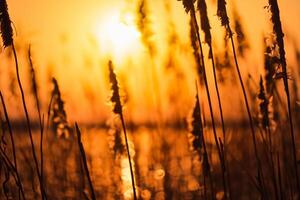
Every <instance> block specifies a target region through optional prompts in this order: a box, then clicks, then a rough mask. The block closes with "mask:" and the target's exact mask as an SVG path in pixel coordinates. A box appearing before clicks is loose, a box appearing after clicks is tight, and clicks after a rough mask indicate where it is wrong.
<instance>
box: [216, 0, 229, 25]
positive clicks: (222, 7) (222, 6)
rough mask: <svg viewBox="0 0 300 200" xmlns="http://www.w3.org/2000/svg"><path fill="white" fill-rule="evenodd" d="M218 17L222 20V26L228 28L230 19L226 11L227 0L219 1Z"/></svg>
mask: <svg viewBox="0 0 300 200" xmlns="http://www.w3.org/2000/svg"><path fill="white" fill-rule="evenodd" d="M217 16H218V17H219V19H220V20H221V25H222V26H224V27H226V28H228V26H229V17H228V15H227V10H226V0H218V9H217Z"/></svg>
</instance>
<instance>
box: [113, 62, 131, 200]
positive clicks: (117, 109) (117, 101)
mask: <svg viewBox="0 0 300 200" xmlns="http://www.w3.org/2000/svg"><path fill="white" fill-rule="evenodd" d="M108 69H109V80H110V83H111V90H112V96H111V98H110V101H111V102H112V103H113V112H114V113H115V114H116V115H118V116H119V117H120V119H121V123H122V128H123V132H124V137H125V144H126V150H127V156H128V161H129V167H130V175H131V183H132V190H133V198H134V200H137V194H136V191H135V181H134V173H133V166H132V163H131V156H130V151H129V144H128V137H127V131H126V126H125V120H124V117H123V107H122V104H121V97H120V94H119V86H118V80H117V76H116V74H115V72H114V68H113V63H112V61H109V62H108Z"/></svg>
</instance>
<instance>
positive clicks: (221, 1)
mask: <svg viewBox="0 0 300 200" xmlns="http://www.w3.org/2000/svg"><path fill="white" fill-rule="evenodd" d="M217 15H218V17H219V19H220V21H221V25H222V26H224V27H225V29H226V33H227V35H228V37H229V38H230V41H231V47H232V51H233V56H234V62H235V66H236V71H237V74H238V78H239V82H240V85H241V88H242V93H243V98H244V102H245V106H246V110H247V114H248V120H249V125H250V128H251V133H252V142H253V146H254V155H255V159H256V168H257V173H258V177H260V175H259V174H261V173H262V171H261V164H260V159H259V155H258V150H257V144H256V135H255V129H254V123H253V119H252V115H251V111H250V106H249V102H248V98H247V93H246V89H245V86H244V81H243V78H242V74H241V72H240V67H239V63H238V58H237V53H236V50H235V44H234V41H233V33H232V29H231V27H230V22H229V17H228V14H227V9H226V1H225V0H218V9H217Z"/></svg>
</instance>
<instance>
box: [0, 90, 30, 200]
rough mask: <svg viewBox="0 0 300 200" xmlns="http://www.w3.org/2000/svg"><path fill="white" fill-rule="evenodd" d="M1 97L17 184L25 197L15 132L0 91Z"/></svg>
mask: <svg viewBox="0 0 300 200" xmlns="http://www.w3.org/2000/svg"><path fill="white" fill-rule="evenodd" d="M0 97H1V102H2V108H3V111H4V116H5V120H6V123H7V126H8V132H9V136H10V141H11V146H12V151H13V152H12V153H13V159H14V168H15V173H16V177H17V184H18V187H19V191H20V192H21V195H22V198H23V199H26V198H25V194H24V189H23V185H22V182H21V178H20V175H19V171H18V165H17V155H16V145H15V139H14V134H13V132H12V126H11V123H10V120H9V117H8V113H7V109H6V105H5V101H4V97H3V95H2V92H1V91H0Z"/></svg>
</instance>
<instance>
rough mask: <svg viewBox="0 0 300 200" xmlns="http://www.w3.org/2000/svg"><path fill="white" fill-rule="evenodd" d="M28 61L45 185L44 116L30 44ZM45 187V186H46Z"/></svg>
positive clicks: (42, 179)
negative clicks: (36, 113)
mask: <svg viewBox="0 0 300 200" xmlns="http://www.w3.org/2000/svg"><path fill="white" fill-rule="evenodd" d="M28 61H29V66H30V74H31V81H32V82H31V86H32V87H31V89H32V92H33V95H34V99H35V104H36V108H37V111H38V117H39V126H40V159H41V169H40V170H41V182H42V184H43V185H44V153H43V136H44V117H42V116H41V109H40V101H39V95H38V86H37V80H36V75H35V71H34V67H33V62H32V58H31V49H30V46H29V48H28ZM44 189H45V188H44Z"/></svg>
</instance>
